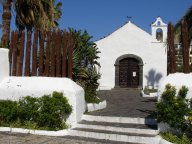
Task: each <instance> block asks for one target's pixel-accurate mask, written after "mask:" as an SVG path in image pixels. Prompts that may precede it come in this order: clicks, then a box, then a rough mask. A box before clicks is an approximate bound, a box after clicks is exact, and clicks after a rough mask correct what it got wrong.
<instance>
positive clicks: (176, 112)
mask: <svg viewBox="0 0 192 144" xmlns="http://www.w3.org/2000/svg"><path fill="white" fill-rule="evenodd" d="M187 92H188V88H186V87H185V86H182V88H181V89H180V90H179V92H178V95H177V96H176V89H175V87H174V86H171V85H170V84H167V85H166V87H165V91H164V92H163V93H162V95H161V100H160V101H159V102H158V103H157V121H158V122H164V123H167V124H168V125H169V126H170V127H171V128H174V129H175V130H176V131H177V132H178V133H180V134H183V133H186V134H189V133H191V132H192V131H191V128H192V127H191V123H190V121H189V120H188V119H187V118H188V116H189V114H190V112H191V107H190V106H189V100H188V99H186V95H187Z"/></svg>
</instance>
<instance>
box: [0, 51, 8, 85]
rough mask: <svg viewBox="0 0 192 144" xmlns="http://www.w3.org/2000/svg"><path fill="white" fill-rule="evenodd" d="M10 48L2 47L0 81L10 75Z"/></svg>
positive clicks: (0, 53)
mask: <svg viewBox="0 0 192 144" xmlns="http://www.w3.org/2000/svg"><path fill="white" fill-rule="evenodd" d="M8 57H9V50H8V49H5V48H0V82H1V81H2V80H3V79H4V78H5V77H8V76H9V58H8Z"/></svg>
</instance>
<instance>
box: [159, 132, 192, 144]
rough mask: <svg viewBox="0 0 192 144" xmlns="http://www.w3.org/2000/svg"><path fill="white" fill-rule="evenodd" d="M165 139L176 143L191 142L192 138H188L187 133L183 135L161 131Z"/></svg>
mask: <svg viewBox="0 0 192 144" xmlns="http://www.w3.org/2000/svg"><path fill="white" fill-rule="evenodd" d="M160 135H161V136H162V137H163V138H164V139H165V140H167V141H169V142H172V143H174V144H191V143H192V139H190V138H188V137H187V136H186V135H185V134H183V135H181V136H176V135H173V134H172V133H169V132H167V133H161V134H160Z"/></svg>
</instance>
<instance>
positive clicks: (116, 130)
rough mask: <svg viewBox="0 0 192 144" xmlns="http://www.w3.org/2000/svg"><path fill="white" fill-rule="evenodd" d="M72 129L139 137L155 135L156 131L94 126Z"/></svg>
mask: <svg viewBox="0 0 192 144" xmlns="http://www.w3.org/2000/svg"><path fill="white" fill-rule="evenodd" d="M73 130H77V131H85V132H95V133H104V134H116V135H127V136H140V137H155V136H156V135H157V133H153V132H151V133H147V132H144V131H141V132H139V131H134V130H133V131H123V129H117V128H115V129H113V130H112V129H100V128H94V129H91V128H90V127H82V128H74V129H73Z"/></svg>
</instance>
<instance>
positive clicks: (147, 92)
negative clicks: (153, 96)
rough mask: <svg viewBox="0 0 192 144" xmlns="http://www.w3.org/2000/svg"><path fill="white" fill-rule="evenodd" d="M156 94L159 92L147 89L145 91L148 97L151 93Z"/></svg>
mask: <svg viewBox="0 0 192 144" xmlns="http://www.w3.org/2000/svg"><path fill="white" fill-rule="evenodd" d="M155 92H157V89H154V88H153V89H148V88H145V89H144V94H147V95H149V94H150V93H155Z"/></svg>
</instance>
